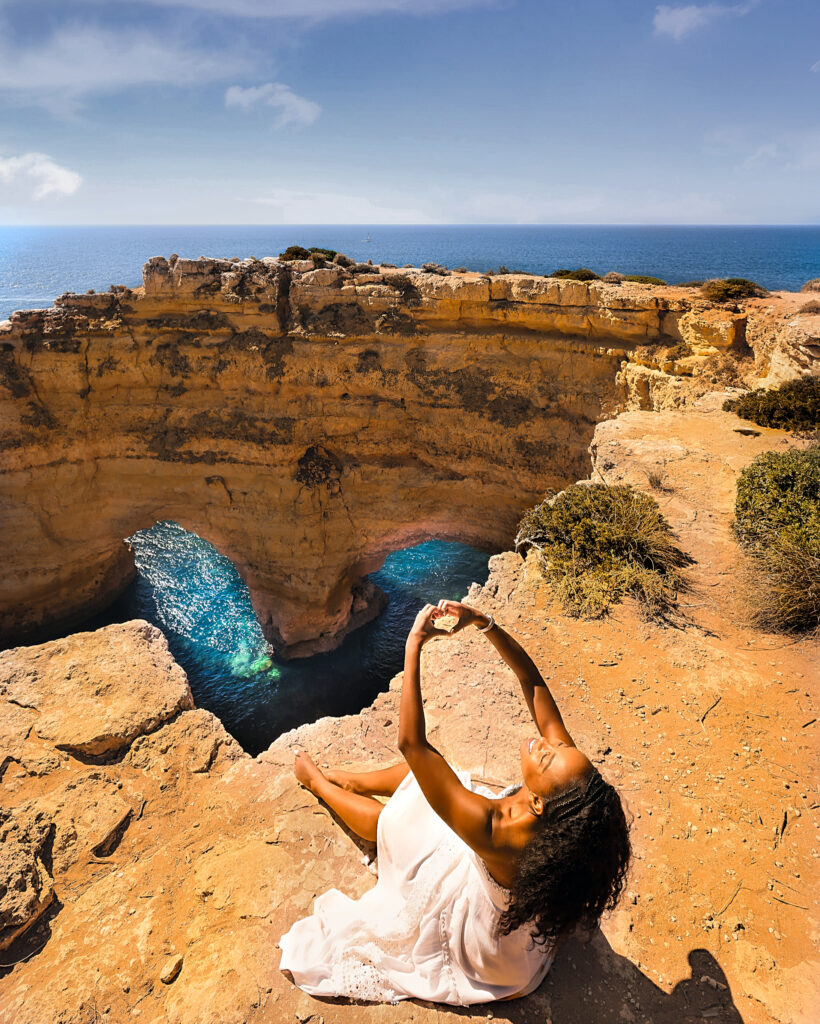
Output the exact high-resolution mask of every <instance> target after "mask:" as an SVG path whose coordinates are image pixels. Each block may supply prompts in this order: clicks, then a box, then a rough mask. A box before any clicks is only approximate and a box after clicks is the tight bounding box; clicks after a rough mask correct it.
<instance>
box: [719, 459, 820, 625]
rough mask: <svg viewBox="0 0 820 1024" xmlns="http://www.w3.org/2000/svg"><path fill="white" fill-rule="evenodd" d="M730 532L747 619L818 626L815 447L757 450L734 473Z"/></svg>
mask: <svg viewBox="0 0 820 1024" xmlns="http://www.w3.org/2000/svg"><path fill="white" fill-rule="evenodd" d="M732 529H733V531H734V534H735V537H736V538H737V540H738V543H739V544H740V545H741V547H742V548H743V549H744V552H745V560H744V563H743V566H742V574H741V579H742V591H741V592H742V594H743V595H744V597H745V603H746V605H747V608H748V611H749V617H750V619H751V620H752V622H753V623H754V624H755V625H757V626H760V627H762V628H764V629H774V630H778V631H784V632H799V631H803V630H808V629H814V628H816V627H817V626H818V624H820V445H816V444H815V445H813V446H812V447H811V448H809V449H807V450H805V451H794V450H792V451H787V452H764V453H763V454H762V455H758V457H757V458H756V459H755V460H754V462H752V463H751V465H749V466H747V467H746V469H744V470H743V472H742V473H741V474H740V476H739V477H738V481H737V498H736V501H735V519H734V522H733V523H732Z"/></svg>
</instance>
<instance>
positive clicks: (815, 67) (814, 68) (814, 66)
mask: <svg viewBox="0 0 820 1024" xmlns="http://www.w3.org/2000/svg"><path fill="white" fill-rule="evenodd" d="M811 69H812V71H820V60H818V61H815V62H814V64H812V66H811Z"/></svg>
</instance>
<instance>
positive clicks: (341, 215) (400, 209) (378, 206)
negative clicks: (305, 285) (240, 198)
mask: <svg viewBox="0 0 820 1024" xmlns="http://www.w3.org/2000/svg"><path fill="white" fill-rule="evenodd" d="M250 201H251V202H253V203H257V204H260V205H262V206H266V207H269V208H270V210H271V215H272V216H273V217H275V218H276V221H278V222H279V223H280V224H430V223H433V218H432V217H430V216H429V215H428V214H427V213H425V212H424V211H422V210H420V209H418V208H413V207H409V206H401V205H393V204H392V203H391V202H390V201H389V200H379V199H374V198H371V197H369V196H360V195H352V194H347V193H344V192H325V191H319V190H317V191H312V190H308V189H306V190H304V191H299V190H297V189H287V188H275V189H272V190H271V191H270V192H268V193H267V194H266V195H264V196H259V197H258V198H254V199H252V200H250Z"/></svg>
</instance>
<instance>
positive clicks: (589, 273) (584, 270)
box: [549, 267, 600, 281]
mask: <svg viewBox="0 0 820 1024" xmlns="http://www.w3.org/2000/svg"><path fill="white" fill-rule="evenodd" d="M549 276H550V277H559V278H562V279H563V280H565V281H599V280H600V278H599V277H598V275H597V274H596V273H595V271H594V270H590V269H589V267H578V269H577V270H553V272H552V273H551V274H550V275H549Z"/></svg>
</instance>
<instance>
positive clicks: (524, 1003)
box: [456, 930, 743, 1024]
mask: <svg viewBox="0 0 820 1024" xmlns="http://www.w3.org/2000/svg"><path fill="white" fill-rule="evenodd" d="M689 966H690V968H691V972H692V973H691V976H690V977H689V978H684V979H682V980H681V981H679V982H678V984H677V985H675V987H674V989H673V990H672V992H670V993H666V992H664V990H663V989H662V988H659V987H658V986H657V985H656V984H655V983H654V982H653V981H652V980H651V979H650V978H648V977H647V976H646V975H645V974H644V973H643V972H642V971H641V970H639V969H638V968H637V967H636V966H635V964H633V963H632V961H631V960H629V959H628V958H627V957H625V956H620V954H618V953H616V952H615V951H614V950H613V948H612V947H611V946H610V944H609V942H608V941H607V939H606V937H605V936H604V934H603V932H601V931H600V930H598V931H596V932H595V934H594V935H593V936H592V938H591V939H590V940H589V941H588V942H583V941H581V940H579V939H571V940H569V941H568V942H567V943H566V945H565V946H564V947H563V949H562V950H561V951H560V952H559V953H558V954H557V956H556V958H555V963H554V964H553V966H552V969H551V970H550V973H549V974H548V975H547V977H546V979H545V981H544V983H543V984H542V985H541V987H540V988H539V989H538V990H537V991H536V992H534V993H533V994H532V995H530V996H527V997H526V998H524V999H517V1000H515V1001H511V1002H508V1003H495V1004H493V1007H492V1009H493V1017H494V1019H495V1021H505V1020H506V1021H509V1022H510V1024H534V1022H536V1021H538V1022H539V1024H544V1022H546V1024H609V1022H613V1024H615V1022H617V1024H695V1022H697V1024H704V1022H709V1024H712V1022H715V1024H743V1018H742V1017H741V1015H740V1013H739V1011H738V1009H737V1007H736V1006H735V1004H734V1000H733V998H732V992H731V989H730V988H729V984H728V982H727V980H726V975H725V974H724V973H723V970H722V968H721V967H720V964H718V962H717V960H715V958H714V957H713V956H712V954H711V953H709V952H708V951H707V950H705V949H693V950H692V951H691V952H690V953H689ZM476 1011H480V1008H479V1007H472V1008H471V1009H467V1008H465V1009H464V1010H463V1011H460V1012H462V1013H464V1014H465V1015H470V1016H472V1015H474V1014H475V1013H476ZM456 1012H459V1011H456Z"/></svg>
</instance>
